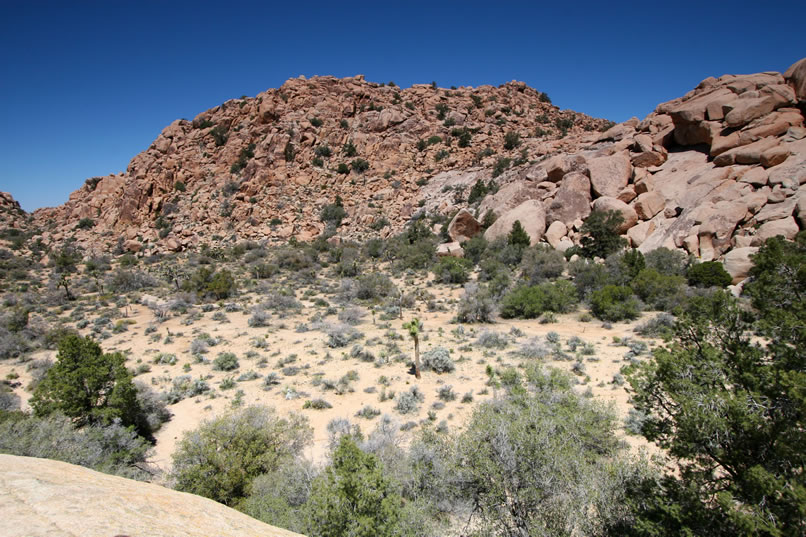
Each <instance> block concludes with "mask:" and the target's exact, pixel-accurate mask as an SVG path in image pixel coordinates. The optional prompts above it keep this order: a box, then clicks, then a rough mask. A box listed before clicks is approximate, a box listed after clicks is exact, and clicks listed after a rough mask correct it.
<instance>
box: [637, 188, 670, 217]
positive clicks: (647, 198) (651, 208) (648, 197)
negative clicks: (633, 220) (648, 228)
mask: <svg viewBox="0 0 806 537" xmlns="http://www.w3.org/2000/svg"><path fill="white" fill-rule="evenodd" d="M665 206H666V200H665V199H664V197H663V195H662V194H660V193H659V192H646V193H644V194H641V195H640V196H638V197H637V198H635V202H634V203H633V208H634V209H635V213H636V215H637V216H638V218H640V219H641V220H649V219H650V218H652V217H653V216H655V215H656V214H658V213H659V212H661V211H662V210H663V208H664V207H665Z"/></svg>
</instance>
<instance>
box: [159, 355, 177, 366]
mask: <svg viewBox="0 0 806 537" xmlns="http://www.w3.org/2000/svg"><path fill="white" fill-rule="evenodd" d="M154 363H155V364H159V365H176V355H175V354H171V353H167V352H161V353H159V354H157V356H156V357H155V358H154Z"/></svg>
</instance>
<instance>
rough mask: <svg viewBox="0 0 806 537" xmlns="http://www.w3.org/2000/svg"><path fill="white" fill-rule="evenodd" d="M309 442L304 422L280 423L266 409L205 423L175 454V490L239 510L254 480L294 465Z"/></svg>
mask: <svg viewBox="0 0 806 537" xmlns="http://www.w3.org/2000/svg"><path fill="white" fill-rule="evenodd" d="M310 440H311V429H310V427H309V426H308V423H307V420H306V419H305V418H303V417H300V416H296V415H291V416H289V417H288V418H280V417H278V416H277V415H276V413H275V412H274V409H272V408H270V407H265V406H250V407H246V408H243V409H240V410H238V411H235V412H233V413H231V414H226V415H223V416H220V417H218V418H215V419H213V420H210V421H205V422H204V423H202V424H201V425H200V426H199V427H198V428H197V429H195V430H192V431H189V432H187V433H185V435H184V436H183V437H182V440H180V442H179V445H178V446H177V449H176V452H175V453H174V454H173V468H172V470H171V477H172V479H173V482H174V487H175V488H176V489H177V490H181V491H184V492H190V493H193V494H198V495H199V496H205V497H207V498H211V499H213V500H216V501H218V502H221V503H223V504H225V505H234V504H236V503H237V502H238V501H240V500H242V499H243V498H244V497H245V496H246V495H247V493H248V491H249V487H250V485H251V483H252V480H254V479H255V478H256V477H257V476H259V475H261V474H265V473H268V472H273V471H276V470H277V469H278V468H280V466H282V465H283V464H285V463H287V462H288V461H291V460H293V459H294V457H295V456H296V455H297V454H298V453H300V452H301V451H302V448H303V447H304V446H305V445H306V444H308V443H309V442H310ZM221 446H226V449H221Z"/></svg>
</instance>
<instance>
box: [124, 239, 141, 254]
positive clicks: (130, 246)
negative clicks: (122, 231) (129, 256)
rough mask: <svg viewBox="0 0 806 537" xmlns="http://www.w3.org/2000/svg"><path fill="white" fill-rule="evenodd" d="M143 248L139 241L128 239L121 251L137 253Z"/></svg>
mask: <svg viewBox="0 0 806 537" xmlns="http://www.w3.org/2000/svg"><path fill="white" fill-rule="evenodd" d="M142 248H143V245H142V243H141V242H140V241H138V240H135V239H129V240H127V241H125V242H124V243H123V249H124V250H126V251H127V252H131V253H135V254H136V253H137V252H139V251H140V250H141V249H142Z"/></svg>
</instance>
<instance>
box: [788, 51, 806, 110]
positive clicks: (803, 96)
mask: <svg viewBox="0 0 806 537" xmlns="http://www.w3.org/2000/svg"><path fill="white" fill-rule="evenodd" d="M784 78H785V79H786V80H787V82H789V83H790V84H792V87H793V88H794V89H795V94H796V95H797V96H798V99H800V100H802V101H803V100H806V58H803V59H801V60H798V61H797V62H795V63H793V64H792V65H791V66H790V67H789V69H787V70H786V72H785V73H784Z"/></svg>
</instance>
